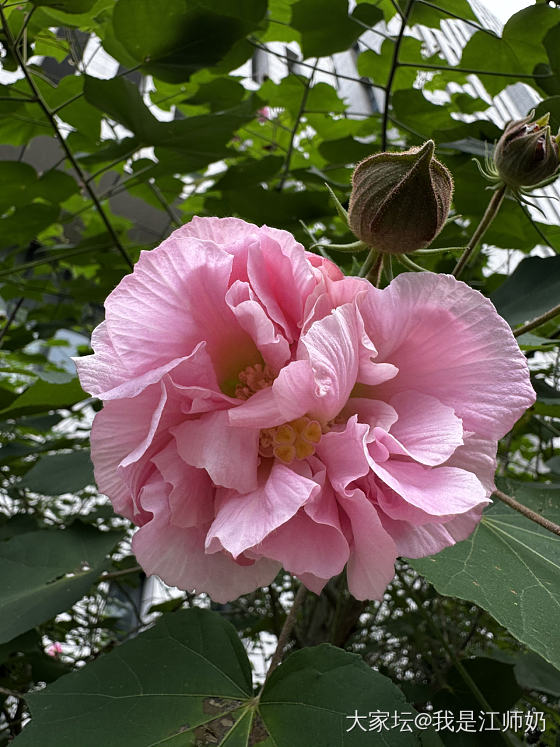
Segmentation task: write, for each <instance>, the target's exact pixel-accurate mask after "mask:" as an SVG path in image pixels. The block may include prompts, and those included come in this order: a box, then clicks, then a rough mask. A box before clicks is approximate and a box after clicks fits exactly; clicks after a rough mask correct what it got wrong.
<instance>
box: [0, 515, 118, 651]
mask: <svg viewBox="0 0 560 747" xmlns="http://www.w3.org/2000/svg"><path fill="white" fill-rule="evenodd" d="M119 537H120V533H118V532H100V531H99V530H98V529H95V528H94V527H92V526H87V525H84V524H81V523H80V522H75V523H74V524H72V525H71V526H70V527H68V528H67V529H40V530H38V531H36V532H24V533H22V534H17V535H16V536H14V537H12V538H11V539H8V540H6V541H4V542H0V607H1V608H2V616H1V617H0V643H3V642H5V641H9V640H10V639H11V638H14V637H15V636H16V635H19V634H21V633H24V632H25V631H26V630H29V629H30V628H32V627H34V626H35V625H38V624H39V623H42V622H45V621H46V620H49V619H50V618H51V617H53V616H54V615H56V614H58V613H59V612H63V611H64V610H66V609H67V608H68V607H70V606H71V605H72V604H74V602H76V601H77V600H78V599H80V597H82V596H83V595H84V594H85V593H86V592H87V591H88V589H89V588H90V586H91V584H92V583H93V582H94V581H95V579H96V578H97V577H98V576H99V573H100V572H101V570H102V568H103V566H104V562H105V556H106V555H107V553H108V552H109V551H110V550H111V548H112V547H114V545H115V544H116V542H117V540H118V539H119Z"/></svg>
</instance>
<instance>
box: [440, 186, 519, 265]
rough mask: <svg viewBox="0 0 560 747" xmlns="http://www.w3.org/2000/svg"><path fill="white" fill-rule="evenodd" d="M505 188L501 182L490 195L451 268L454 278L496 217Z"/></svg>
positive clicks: (470, 256)
mask: <svg viewBox="0 0 560 747" xmlns="http://www.w3.org/2000/svg"><path fill="white" fill-rule="evenodd" d="M506 190H507V185H505V184H502V186H501V187H499V188H498V189H497V190H496V191H495V192H494V194H493V195H492V198H491V200H490V202H489V203H488V207H487V208H486V211H485V213H484V215H483V216H482V220H481V221H480V223H479V224H478V226H477V228H476V231H475V232H474V233H473V235H472V237H471V240H470V241H469V243H468V244H467V246H466V247H465V251H464V252H463V254H462V255H461V257H460V258H459V261H458V262H457V264H456V265H455V269H454V270H453V275H455V277H456V278H458V277H459V275H461V273H462V272H463V270H464V269H465V267H466V266H467V264H468V263H469V262H470V260H471V258H472V255H473V254H474V252H475V250H476V247H477V246H478V243H479V241H480V240H481V239H482V237H483V236H484V234H485V233H486V230H487V229H488V227H489V226H490V224H491V223H492V221H493V220H494V218H495V217H496V215H497V213H498V210H499V209H500V205H501V204H502V202H503V199H504V195H505V193H506Z"/></svg>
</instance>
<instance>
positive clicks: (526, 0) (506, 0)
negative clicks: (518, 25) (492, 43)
mask: <svg viewBox="0 0 560 747" xmlns="http://www.w3.org/2000/svg"><path fill="white" fill-rule="evenodd" d="M482 2H483V3H484V5H485V6H486V7H487V8H488V10H489V11H490V12H491V13H493V14H494V15H495V16H496V18H499V19H500V21H502V23H505V22H506V21H507V20H508V18H511V16H512V15H514V13H517V12H518V11H519V10H522V9H523V8H528V7H529V5H534V4H535V0H482Z"/></svg>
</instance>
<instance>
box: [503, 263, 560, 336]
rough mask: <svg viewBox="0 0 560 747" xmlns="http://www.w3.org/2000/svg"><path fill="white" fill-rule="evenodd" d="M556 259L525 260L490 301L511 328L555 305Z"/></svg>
mask: <svg viewBox="0 0 560 747" xmlns="http://www.w3.org/2000/svg"><path fill="white" fill-rule="evenodd" d="M559 298H560V256H556V257H527V258H526V259H524V260H523V261H522V262H520V263H519V265H518V266H517V267H516V268H515V270H514V272H513V273H512V274H511V275H510V276H509V277H508V278H507V280H506V281H505V282H504V283H502V285H500V287H499V288H498V290H497V291H495V292H494V293H492V295H491V296H490V299H491V301H492V303H493V304H494V306H495V307H496V308H497V310H498V312H499V313H500V314H501V315H502V316H503V317H504V319H506V320H507V321H508V322H509V323H510V324H511V325H512V326H515V325H517V324H522V323H523V322H526V321H529V320H531V319H534V318H535V317H537V316H540V315H541V314H544V313H545V312H546V311H549V310H550V309H551V308H553V307H554V306H556V305H557V304H558V299H559Z"/></svg>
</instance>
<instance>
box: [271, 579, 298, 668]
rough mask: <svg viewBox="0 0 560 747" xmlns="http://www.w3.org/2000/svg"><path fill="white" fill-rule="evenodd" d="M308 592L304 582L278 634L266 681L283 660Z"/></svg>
mask: <svg viewBox="0 0 560 747" xmlns="http://www.w3.org/2000/svg"><path fill="white" fill-rule="evenodd" d="M306 593H307V589H306V588H305V586H304V585H303V584H300V587H299V589H298V590H297V592H296V595H295V597H294V601H293V602H292V608H291V610H290V611H289V612H288V615H287V617H286V619H285V620H284V625H283V626H282V630H281V631H280V635H279V636H278V643H277V644H276V651H275V652H274V654H273V655H272V659H271V660H270V665H269V667H268V672H267V673H266V679H265V682H266V681H268V679H269V678H270V675H271V674H272V672H274V670H275V669H276V667H277V666H278V665H279V664H280V662H281V661H282V656H283V654H284V649H285V648H286V643H287V642H288V638H289V637H290V633H291V632H292V628H293V627H294V625H295V622H296V614H297V611H298V609H299V607H301V603H302V602H303V599H304V597H305V595H306Z"/></svg>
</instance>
